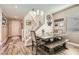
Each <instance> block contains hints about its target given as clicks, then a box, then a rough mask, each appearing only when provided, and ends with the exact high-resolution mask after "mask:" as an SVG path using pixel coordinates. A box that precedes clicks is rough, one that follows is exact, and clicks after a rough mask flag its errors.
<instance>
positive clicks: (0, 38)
mask: <svg viewBox="0 0 79 59" xmlns="http://www.w3.org/2000/svg"><path fill="white" fill-rule="evenodd" d="M1 41H2V11H1V9H0V43H1Z"/></svg>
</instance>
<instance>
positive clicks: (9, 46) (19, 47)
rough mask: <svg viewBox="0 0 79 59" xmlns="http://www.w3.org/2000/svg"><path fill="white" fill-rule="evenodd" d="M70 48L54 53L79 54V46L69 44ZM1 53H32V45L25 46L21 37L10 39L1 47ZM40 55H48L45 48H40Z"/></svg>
mask: <svg viewBox="0 0 79 59" xmlns="http://www.w3.org/2000/svg"><path fill="white" fill-rule="evenodd" d="M67 48H68V49H64V50H61V51H59V52H57V53H56V54H52V55H79V47H75V46H73V45H70V44H67ZM0 54H1V55H32V49H31V47H26V46H24V44H23V42H21V40H20V39H14V40H12V39H9V40H8V41H7V42H6V44H5V45H4V46H3V47H0ZM38 55H48V53H46V52H45V51H44V50H39V52H38Z"/></svg>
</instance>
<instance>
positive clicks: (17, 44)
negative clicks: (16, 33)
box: [0, 39, 31, 55]
mask: <svg viewBox="0 0 79 59" xmlns="http://www.w3.org/2000/svg"><path fill="white" fill-rule="evenodd" d="M0 54H1V55H30V54H31V51H30V50H29V49H28V48H27V47H26V46H24V44H23V43H22V42H21V41H20V39H14V40H12V39H9V40H8V41H7V42H6V44H5V45H4V46H3V47H1V48H0Z"/></svg>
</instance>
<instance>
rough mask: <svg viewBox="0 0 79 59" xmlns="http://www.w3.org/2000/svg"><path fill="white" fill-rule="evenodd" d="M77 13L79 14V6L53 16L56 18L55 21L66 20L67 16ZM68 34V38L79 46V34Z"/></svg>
mask: <svg viewBox="0 0 79 59" xmlns="http://www.w3.org/2000/svg"><path fill="white" fill-rule="evenodd" d="M75 13H79V5H76V6H73V7H71V8H68V9H65V10H63V11H60V12H58V13H56V14H54V15H53V16H54V19H59V18H66V19H67V16H69V15H72V14H75ZM72 24H73V23H72ZM67 34H68V35H67V36H66V38H69V39H70V41H71V42H73V43H77V44H79V33H76V32H75V33H72V32H68V33H67Z"/></svg>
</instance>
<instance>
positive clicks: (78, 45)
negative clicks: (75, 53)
mask: <svg viewBox="0 0 79 59" xmlns="http://www.w3.org/2000/svg"><path fill="white" fill-rule="evenodd" d="M67 43H68V44H71V45H73V46H76V47H79V44H77V43H73V42H67Z"/></svg>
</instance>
